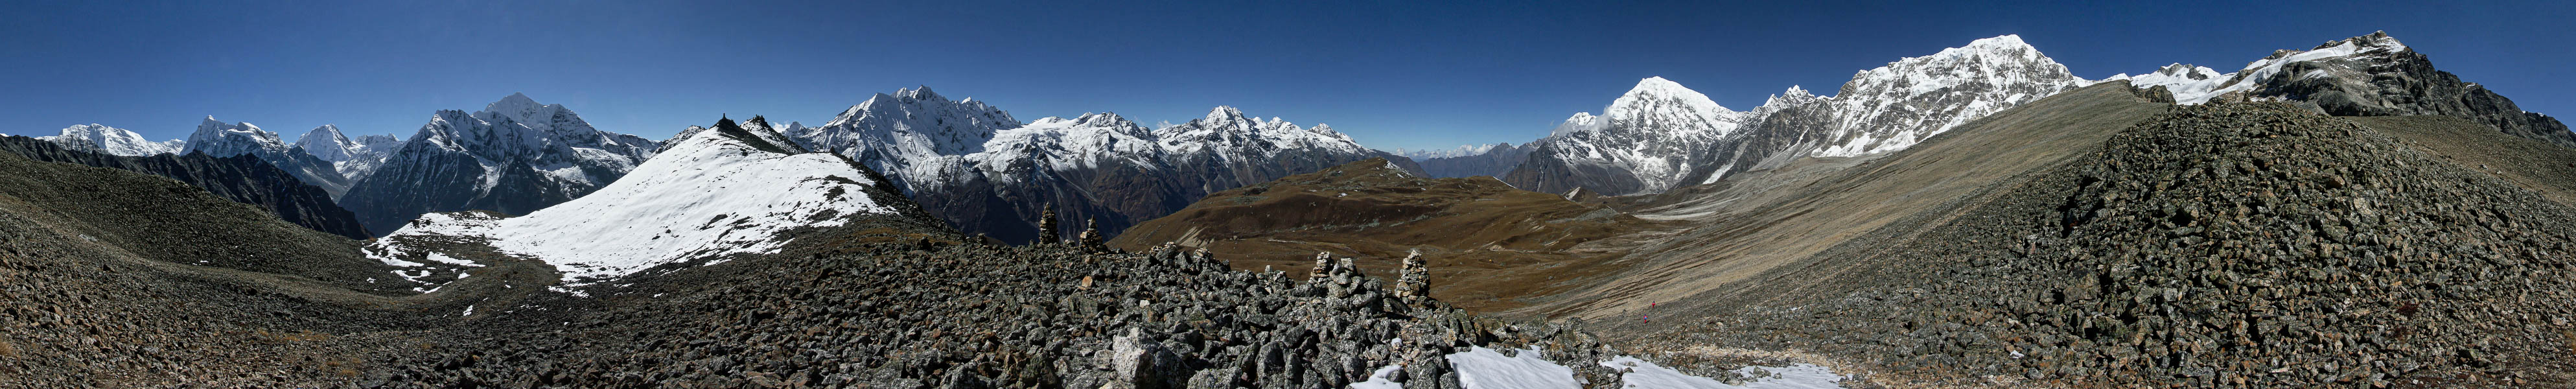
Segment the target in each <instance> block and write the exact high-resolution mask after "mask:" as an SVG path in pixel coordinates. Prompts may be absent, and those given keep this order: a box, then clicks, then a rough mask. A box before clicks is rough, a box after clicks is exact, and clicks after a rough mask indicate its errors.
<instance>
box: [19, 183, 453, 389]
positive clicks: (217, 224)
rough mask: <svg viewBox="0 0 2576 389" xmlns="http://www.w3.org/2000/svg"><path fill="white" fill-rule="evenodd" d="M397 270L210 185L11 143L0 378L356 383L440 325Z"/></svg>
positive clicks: (27, 381)
mask: <svg viewBox="0 0 2576 389" xmlns="http://www.w3.org/2000/svg"><path fill="white" fill-rule="evenodd" d="M164 157H167V156H164ZM189 158H205V157H204V156H193V157H189ZM226 160H227V161H235V162H240V163H251V164H265V162H260V161H257V160H255V159H253V158H252V157H248V156H237V157H234V158H231V159H226ZM269 171H272V172H274V171H275V170H274V169H273V168H271V169H269ZM271 174H274V175H276V176H277V177H279V178H277V179H279V180H286V181H287V182H291V181H292V179H291V178H285V177H284V174H283V173H271ZM299 185H300V184H299ZM307 190H311V189H309V188H308V189H307ZM313 191H314V192H316V193H315V194H314V196H316V197H318V196H319V194H318V192H319V191H318V190H313ZM388 269H389V268H388V267H385V266H383V265H382V264H380V263H377V262H376V261H372V260H367V259H365V258H364V257H361V256H360V255H359V254H358V246H357V242H355V241H352V240H349V239H347V238H342V237H337V236H332V235H329V234H323V233H320V232H315V231H312V230H308V229H305V228H302V227H297V226H295V225H291V224H287V223H285V222H283V221H280V220H277V219H276V218H275V217H274V216H271V215H270V214H269V213H267V212H265V211H263V210H260V209H257V208H253V207H251V206H248V205H243V204H239V203H235V202H232V201H229V200H225V199H223V198H218V197H216V196H214V195H211V194H208V193H206V192H205V191H204V190H203V189H199V188H196V187H192V186H188V185H184V184H181V183H179V182H176V181H172V180H169V179H165V178H161V177H154V176H150V175H145V174H142V173H136V172H130V171H125V170H118V169H107V168H95V167H86V166H79V165H71V164H61V163H47V162H35V161H30V160H28V159H25V158H22V157H20V156H18V155H17V154H15V153H0V323H5V324H0V388H73V387H172V386H181V385H201V386H206V387H277V386H303V387H324V386H331V385H332V384H331V383H333V382H345V381H347V380H348V379H349V377H353V376H356V375H358V374H359V373H360V372H361V371H364V370H371V369H378V368H380V367H377V366H375V364H376V363H377V362H378V361H380V359H379V358H377V356H382V355H388V354H394V353H402V352H416V351H417V350H418V349H419V348H418V345H419V344H421V342H424V341H427V339H425V337H423V336H421V334H419V333H416V332H406V331H410V330H417V329H422V328H433V327H434V326H436V325H437V324H438V323H440V321H439V320H437V319H435V318H425V317H421V316H418V315H416V314H415V313H414V311H412V310H413V309H416V308H420V307H423V306H426V305H428V304H434V303H435V302H436V301H437V300H439V299H437V298H418V297H416V296H415V297H403V298H396V297H389V296H408V295H409V293H405V292H402V290H403V289H406V288H410V287H413V286H416V285H418V284H415V283H411V282H408V281H405V280H403V279H400V278H398V277H394V276H392V275H390V274H387V273H386V270H388ZM433 297H434V296H433Z"/></svg>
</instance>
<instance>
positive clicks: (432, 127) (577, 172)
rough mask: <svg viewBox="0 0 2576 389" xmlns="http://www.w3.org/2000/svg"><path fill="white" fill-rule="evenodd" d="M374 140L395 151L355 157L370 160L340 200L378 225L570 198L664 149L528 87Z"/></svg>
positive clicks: (509, 210)
mask: <svg viewBox="0 0 2576 389" xmlns="http://www.w3.org/2000/svg"><path fill="white" fill-rule="evenodd" d="M376 147H392V150H390V151H378V150H368V151H370V152H387V153H389V154H386V155H385V156H384V157H383V160H382V161H381V162H376V164H375V165H374V166H351V167H352V168H365V169H366V170H365V171H364V177H365V178H363V179H360V180H358V181H357V182H356V183H355V184H354V185H352V186H351V187H350V188H349V194H348V195H347V196H344V197H341V198H340V205H341V206H344V207H347V208H348V209H349V210H350V211H352V212H356V213H357V214H358V220H359V221H360V222H361V223H364V224H365V225H366V226H367V230H368V231H374V232H376V233H379V234H382V233H391V232H393V230H395V229H398V228H401V227H402V224H403V223H406V222H410V221H412V220H413V218H416V217H419V216H420V215H421V214H426V213H431V212H452V211H467V210H482V211H495V212H501V213H504V214H511V215H521V214H526V213H528V212H535V211H536V210H538V209H543V208H545V207H547V206H551V205H555V204H560V203H563V202H565V201H571V200H572V199H573V198H575V197H581V196H582V195H583V194H587V193H590V191H593V190H598V189H599V188H600V187H601V186H606V185H608V184H609V183H611V182H616V181H617V178H618V177H622V176H625V175H626V171H628V170H633V169H634V168H635V165H636V164H639V163H642V162H643V161H644V160H645V159H647V158H651V157H652V156H653V150H654V149H656V148H658V146H657V145H655V144H654V142H653V141H651V140H647V139H644V138H642V137H637V136H634V135H626V134H619V133H613V132H607V131H600V130H599V129H597V128H593V127H591V126H590V123H589V122H587V121H583V120H582V119H581V116H580V115H578V114H575V113H573V111H572V110H571V109H569V108H565V107H564V106H563V105H562V104H539V103H537V102H536V101H535V100H532V99H529V98H528V97H527V95H521V94H511V95H510V96H507V97H503V98H502V99H501V100H500V101H495V102H493V103H492V104H489V105H486V106H484V108H483V110H480V111H475V112H473V113H467V112H465V111H459V110H442V111H438V113H436V114H434V115H432V116H431V117H430V121H429V123H428V124H424V125H422V126H421V128H420V131H419V132H418V133H416V134H414V135H412V137H411V139H409V140H407V141H404V142H403V143H401V144H400V146H393V145H391V144H384V145H378V146H370V148H376ZM307 157H308V158H310V156H307ZM355 161H360V162H359V163H361V164H364V163H367V161H372V157H369V158H368V159H358V160H355ZM344 162H345V161H344ZM324 165H325V166H329V165H330V164H329V163H324ZM353 171H354V170H353Z"/></svg>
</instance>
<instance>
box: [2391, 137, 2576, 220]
mask: <svg viewBox="0 0 2576 389" xmlns="http://www.w3.org/2000/svg"><path fill="white" fill-rule="evenodd" d="M2345 119H2347V120H2352V122H2354V123H2360V124H2361V125H2363V126H2367V127H2370V129H2371V130H2375V131H2378V132H2379V133H2381V134H2386V135H2388V136H2394V137H2397V138H2399V139H2404V140H2406V144H2407V145H2410V146H2415V147H2416V148H2417V149H2420V150H2423V151H2424V152H2425V153H2428V154H2432V155H2433V156H2434V157H2437V158H2441V159H2442V160H2443V161H2447V162H2450V163H2453V164H2458V165H2460V166H2461V167H2467V168H2474V169H2475V170H2477V171H2480V172H2485V173H2487V174H2491V175H2495V176H2496V177H2497V178H2503V179H2505V180H2507V181H2512V182H2513V183H2514V185H2517V186H2521V187H2524V188H2531V189H2532V190H2536V191H2540V193H2542V194H2546V195H2548V198H2549V199H2550V200H2555V201H2557V202H2559V203H2561V204H2576V149H2570V148H2567V147H2564V146H2559V145H2557V144H2554V143H2549V142H2543V141H2539V140H2533V139H2529V138H2523V137H2520V136H2515V135H2512V134H2506V133H2503V132H2499V131H2496V130H2495V128H2494V127H2489V126H2486V125H2485V124H2484V123H2479V122H2477V121H2475V120H2471V119H2468V118H2462V117H2457V116H2442V115H2420V116H2369V117H2347V118H2345Z"/></svg>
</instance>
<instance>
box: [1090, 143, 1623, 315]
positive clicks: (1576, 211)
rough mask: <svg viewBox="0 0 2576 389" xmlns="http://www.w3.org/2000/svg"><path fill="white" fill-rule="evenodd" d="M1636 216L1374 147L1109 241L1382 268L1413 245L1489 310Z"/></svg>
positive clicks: (1466, 301) (1438, 290) (1245, 265)
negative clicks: (1420, 164)
mask: <svg viewBox="0 0 2576 389" xmlns="http://www.w3.org/2000/svg"><path fill="white" fill-rule="evenodd" d="M1642 223H1645V222H1644V221H1641V220H1637V219H1636V218H1635V217H1630V216H1627V215H1623V214H1620V213H1619V212H1618V211H1613V210H1609V209H1604V208H1601V207H1596V206H1586V205H1583V204H1577V203H1575V202H1572V201H1566V200H1565V199H1564V198H1561V197H1558V196H1556V195H1551V194H1546V193H1538V192H1530V191H1524V190H1518V189H1512V188H1511V186H1508V185H1503V183H1502V182H1501V181H1496V180H1494V179H1492V178H1489V177H1471V178H1441V179H1428V178H1422V177H1419V176H1415V175H1413V174H1412V173H1410V172H1406V171H1404V170H1403V169H1398V168H1395V167H1394V166H1393V165H1392V164H1389V163H1387V161H1386V160H1383V159H1370V160H1365V161H1359V162H1352V163H1349V164H1345V165H1342V166H1337V167H1333V168H1331V169H1324V170H1322V171H1316V172H1312V173H1305V174H1298V175H1293V176H1288V177H1283V178H1280V179H1278V180H1273V181H1271V182H1266V183H1260V184H1254V185H1251V186H1246V187H1242V188H1235V189H1229V190H1225V191H1222V192H1217V193H1214V194H1210V195H1208V197H1207V198H1205V199H1202V200H1199V202H1198V203H1195V204H1191V205H1190V207H1189V208H1186V209H1182V210H1180V211H1178V212H1174V213H1172V215H1171V216H1165V217H1161V218H1156V219H1154V220H1150V221H1146V222H1145V223H1143V224H1139V225H1137V226H1136V227H1135V228H1132V229H1129V230H1128V233H1127V234H1125V235H1120V236H1118V238H1117V239H1114V240H1111V241H1110V242H1109V244H1110V246H1111V247H1120V248H1126V249H1130V250H1139V251H1141V250H1144V249H1146V248H1150V247H1153V246H1156V245H1161V244H1164V243H1166V242H1170V243H1176V244H1179V245H1181V246H1185V247H1202V248H1207V249H1209V250H1211V251H1214V252H1216V253H1218V255H1217V256H1216V259H1218V260H1222V261H1225V262H1226V263H1227V264H1229V265H1232V266H1233V267H1234V268H1236V269H1243V270H1261V269H1265V268H1276V269H1296V268H1302V267H1305V266H1308V265H1311V264H1312V263H1313V261H1314V256H1315V253H1318V252H1329V253H1332V254H1334V255H1341V256H1356V257H1358V258H1365V260H1363V261H1361V262H1359V263H1358V265H1359V266H1360V268H1362V269H1366V270H1368V271H1370V272H1371V273H1372V274H1377V275H1380V276H1384V277H1388V279H1389V280H1392V279H1393V277H1394V275H1395V274H1396V270H1397V268H1398V265H1399V263H1398V260H1399V259H1401V258H1404V257H1405V256H1406V255H1408V253H1409V252H1412V251H1415V250H1420V252H1421V253H1422V254H1423V259H1424V260H1425V261H1427V264H1428V265H1429V266H1430V276H1431V278H1432V280H1434V282H1433V283H1432V284H1433V285H1437V287H1435V288H1433V289H1432V291H1431V293H1432V296H1435V297H1439V298H1440V299H1441V300H1442V301H1448V302H1451V303H1454V304H1458V305H1459V306H1460V307H1463V308H1466V309H1469V310H1474V311H1490V310H1501V309H1508V308H1512V307H1516V306H1518V305H1520V304H1521V302H1519V301H1517V299H1518V298H1522V297H1529V296H1537V295H1545V294H1549V293H1551V292H1555V290H1551V289H1548V288H1547V287H1548V286H1551V285H1552V284H1555V283H1554V282H1551V280H1556V279H1572V278H1578V277H1583V276H1587V275H1591V274H1595V273H1599V272H1604V271H1607V270H1608V269H1610V268H1611V267H1610V266H1602V265H1601V264H1599V263H1596V262H1599V261H1602V260H1604V259H1606V258H1615V257H1618V256H1620V255H1621V254H1624V252H1623V251H1624V250H1597V249H1587V250H1574V248H1575V247H1577V246H1578V245H1580V244H1583V243H1587V242H1590V241H1592V240H1596V239H1603V238H1605V237H1610V236H1616V235H1619V234H1621V233H1625V232H1629V231H1632V230H1636V229H1639V228H1642V227H1643V226H1642V225H1641V224H1642Z"/></svg>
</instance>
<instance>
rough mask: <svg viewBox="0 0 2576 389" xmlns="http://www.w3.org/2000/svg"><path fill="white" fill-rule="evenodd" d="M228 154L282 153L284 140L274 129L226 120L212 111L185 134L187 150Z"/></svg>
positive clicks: (220, 155) (284, 150) (214, 154)
mask: <svg viewBox="0 0 2576 389" xmlns="http://www.w3.org/2000/svg"><path fill="white" fill-rule="evenodd" d="M200 152H202V153H206V155H209V156H216V157H230V156H235V155H242V154H252V153H284V152H286V142H285V141H281V140H278V138H277V133H274V132H268V131H267V130H261V129H259V126H258V125H254V124H250V123H225V122H223V121H221V120H215V117H214V116H212V115H208V116H206V119H205V120H204V121H200V122H198V123H197V132H195V133H191V134H189V135H188V144H187V147H186V150H183V151H181V152H180V153H181V154H186V153H200Z"/></svg>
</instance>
